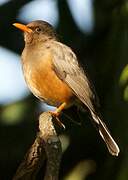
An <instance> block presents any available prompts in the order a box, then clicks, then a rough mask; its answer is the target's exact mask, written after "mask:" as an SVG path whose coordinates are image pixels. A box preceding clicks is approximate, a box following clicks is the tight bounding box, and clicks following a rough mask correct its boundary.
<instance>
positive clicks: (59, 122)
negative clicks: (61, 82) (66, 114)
mask: <svg viewBox="0 0 128 180" xmlns="http://www.w3.org/2000/svg"><path fill="white" fill-rule="evenodd" d="M65 106H66V103H65V102H64V103H62V104H61V105H60V106H59V107H58V108H57V109H56V110H55V111H50V113H51V115H52V116H53V117H55V119H56V121H57V123H58V125H59V126H61V127H63V128H64V129H65V125H64V124H63V123H62V122H61V121H60V120H59V118H58V116H59V115H60V113H61V111H62V110H63V109H64V108H65Z"/></svg>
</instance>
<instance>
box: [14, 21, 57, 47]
mask: <svg viewBox="0 0 128 180" xmlns="http://www.w3.org/2000/svg"><path fill="white" fill-rule="evenodd" d="M13 25H14V26H15V27H17V28H18V29H20V30H22V31H23V32H24V40H25V43H26V44H33V43H36V42H39V41H43V42H44V41H47V40H48V39H56V33H55V30H54V28H53V27H52V25H50V24H49V23H47V22H46V21H41V20H37V21H32V22H30V23H29V24H27V25H24V24H20V23H14V24H13Z"/></svg>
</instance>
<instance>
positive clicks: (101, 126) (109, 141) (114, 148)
mask: <svg viewBox="0 0 128 180" xmlns="http://www.w3.org/2000/svg"><path fill="white" fill-rule="evenodd" d="M91 115H92V118H93V120H94V122H95V124H96V127H98V131H99V133H100V135H101V137H102V138H103V140H104V142H105V143H106V145H107V148H108V150H109V152H110V153H111V154H112V155H113V156H118V154H119V152H120V150H119V147H118V145H117V144H116V142H115V141H114V139H113V138H112V136H111V134H110V132H109V130H108V128H107V126H106V125H105V123H104V122H103V121H102V120H101V119H100V117H99V116H97V115H96V114H95V113H94V112H92V111H91Z"/></svg>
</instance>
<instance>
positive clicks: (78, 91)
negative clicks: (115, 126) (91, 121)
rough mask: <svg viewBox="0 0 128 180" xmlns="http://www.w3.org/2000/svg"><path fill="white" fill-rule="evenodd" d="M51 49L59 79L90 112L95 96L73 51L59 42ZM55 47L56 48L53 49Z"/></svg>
mask: <svg viewBox="0 0 128 180" xmlns="http://www.w3.org/2000/svg"><path fill="white" fill-rule="evenodd" d="M54 43H56V45H55V46H53V48H52V54H54V56H53V68H54V70H55V72H56V74H57V75H58V76H59V78H60V79H61V80H62V81H64V82H65V83H67V84H68V86H69V87H70V88H71V89H72V90H73V92H74V94H75V95H76V96H77V97H78V98H79V99H80V100H81V101H82V102H83V103H84V104H85V105H86V106H87V107H88V108H89V109H90V110H92V111H94V107H93V106H94V105H93V102H95V101H96V95H95V93H94V92H93V88H92V86H91V84H90V82H89V80H88V78H87V76H86V75H85V73H84V71H83V69H82V67H80V65H79V64H78V60H77V58H76V55H75V54H74V53H73V51H72V50H71V49H70V48H69V47H68V46H66V45H64V44H61V43H59V42H54ZM55 47H56V48H55Z"/></svg>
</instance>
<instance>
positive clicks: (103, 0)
mask: <svg viewBox="0 0 128 180" xmlns="http://www.w3.org/2000/svg"><path fill="white" fill-rule="evenodd" d="M36 19H42V20H47V21H48V22H50V23H51V24H52V25H53V26H54V27H55V28H56V30H57V32H58V33H59V37H60V39H61V41H62V42H64V43H66V44H67V45H69V46H70V47H72V49H73V50H74V52H75V53H76V54H77V56H78V58H79V60H80V61H81V63H83V65H84V66H85V69H87V71H88V74H89V76H90V77H91V79H92V81H93V83H94V85H95V88H96V91H97V94H98V96H99V99H100V104H101V108H100V109H101V112H102V115H103V117H104V119H105V120H104V121H105V122H106V124H107V125H108V127H109V129H110V131H111V132H112V135H113V136H114V137H115V139H116V141H117V143H118V145H119V147H120V149H121V152H120V154H119V157H112V156H111V155H110V154H109V153H108V151H107V148H106V146H105V144H104V142H103V141H102V139H101V137H100V136H99V134H98V133H97V132H96V130H95V128H94V127H93V126H92V125H91V122H90V119H89V117H88V115H87V114H83V113H82V114H80V116H81V118H82V125H81V126H78V125H76V124H74V123H72V122H71V121H70V120H69V119H67V118H65V117H64V119H63V120H64V124H65V125H66V130H65V131H63V130H62V131H61V132H60V138H61V141H62V146H63V158H62V162H61V168H60V179H63V180H108V179H109V180H127V179H128V1H127V0H124V1H121V0H111V1H110V0H67V1H66V0H33V1H32V0H0V180H9V179H11V178H12V176H13V175H14V173H15V171H16V169H17V167H18V165H19V163H20V162H21V160H22V159H23V157H24V155H25V152H26V151H27V150H28V148H29V147H30V145H31V144H32V143H33V141H34V138H35V135H36V131H37V129H38V121H37V120H38V116H39V114H40V112H41V111H44V110H47V109H48V108H49V107H47V106H46V105H44V104H41V103H40V102H39V101H38V100H37V99H36V98H35V97H34V96H33V95H32V94H31V93H30V92H29V91H28V90H27V87H26V86H25V83H24V80H23V76H22V73H21V66H20V56H19V55H20V54H21V52H22V49H23V47H24V42H23V36H22V33H21V32H20V31H18V30H17V29H15V28H14V27H13V26H12V23H14V22H21V23H28V22H30V21H32V20H36ZM70 114H72V117H73V115H74V109H71V110H70Z"/></svg>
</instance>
